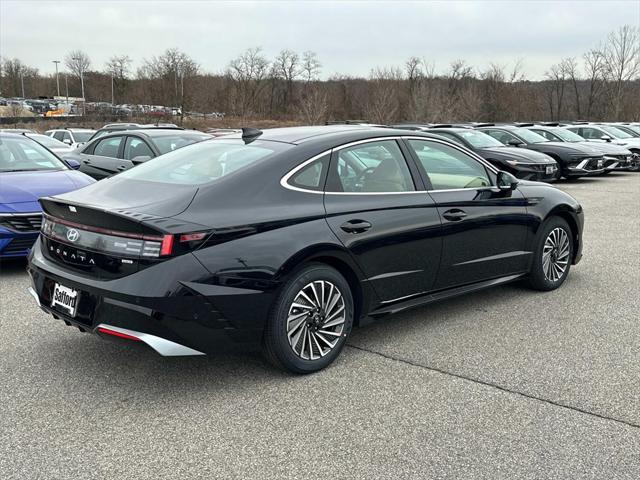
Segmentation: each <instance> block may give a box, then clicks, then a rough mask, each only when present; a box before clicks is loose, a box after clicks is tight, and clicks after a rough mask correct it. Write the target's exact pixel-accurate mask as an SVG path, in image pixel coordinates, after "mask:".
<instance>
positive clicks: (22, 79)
mask: <svg viewBox="0 0 640 480" xmlns="http://www.w3.org/2000/svg"><path fill="white" fill-rule="evenodd" d="M20 83H21V84H22V98H25V96H24V72H23V71H22V69H20Z"/></svg>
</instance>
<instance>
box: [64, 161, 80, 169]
mask: <svg viewBox="0 0 640 480" xmlns="http://www.w3.org/2000/svg"><path fill="white" fill-rule="evenodd" d="M65 161H66V162H67V165H69V167H71V168H73V169H74V170H78V169H79V168H80V162H78V161H77V160H74V159H73V158H67V159H66V160H65Z"/></svg>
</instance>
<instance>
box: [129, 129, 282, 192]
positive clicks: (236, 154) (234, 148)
mask: <svg viewBox="0 0 640 480" xmlns="http://www.w3.org/2000/svg"><path fill="white" fill-rule="evenodd" d="M288 148H291V145H289V144H285V143H278V142H265V141H259V140H256V141H254V142H251V143H250V144H245V143H244V142H243V141H242V140H240V139H237V140H232V139H224V140H223V139H219V140H208V141H205V142H201V143H196V144H194V145H189V146H188V147H185V148H181V149H178V150H175V151H173V152H169V153H167V154H165V155H162V156H160V157H157V158H155V159H152V160H149V161H148V162H146V163H143V164H142V165H139V166H137V167H135V168H132V169H130V170H126V171H125V172H122V173H121V174H119V175H118V178H130V179H132V180H142V181H149V182H158V183H177V184H184V185H202V184H205V183H210V182H213V181H215V180H218V179H219V178H222V177H224V176H225V175H229V174H230V173H233V172H235V171H237V170H240V169H242V168H245V167H248V166H249V165H251V164H254V163H256V162H259V161H264V160H266V159H268V158H270V157H272V156H274V155H276V154H277V153H279V152H282V151H284V150H286V149H288Z"/></svg>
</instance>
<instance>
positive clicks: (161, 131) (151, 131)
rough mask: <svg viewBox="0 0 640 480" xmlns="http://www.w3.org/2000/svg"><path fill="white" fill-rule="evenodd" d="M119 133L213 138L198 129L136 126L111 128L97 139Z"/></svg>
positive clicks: (118, 134) (119, 134)
mask: <svg viewBox="0 0 640 480" xmlns="http://www.w3.org/2000/svg"><path fill="white" fill-rule="evenodd" d="M121 135H129V136H132V135H133V136H135V135H144V136H147V137H152V138H153V137H166V136H176V135H204V136H207V137H211V138H213V135H210V134H208V133H204V132H201V131H199V130H183V129H175V128H136V129H133V130H113V131H111V132H109V133H108V134H106V135H102V136H100V137H98V138H99V139H103V138H111V137H115V136H121Z"/></svg>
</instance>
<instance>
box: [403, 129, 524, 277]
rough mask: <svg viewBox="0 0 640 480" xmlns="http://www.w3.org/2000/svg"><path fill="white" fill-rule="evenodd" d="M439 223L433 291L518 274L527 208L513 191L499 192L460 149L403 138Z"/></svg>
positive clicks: (486, 172)
mask: <svg viewBox="0 0 640 480" xmlns="http://www.w3.org/2000/svg"><path fill="white" fill-rule="evenodd" d="M406 142H407V144H408V145H409V147H410V148H411V151H412V153H413V154H414V155H415V157H416V160H417V163H418V165H419V167H420V168H421V171H422V174H423V175H425V182H426V183H428V188H429V194H430V195H431V197H432V198H433V199H434V201H435V203H436V205H437V207H438V212H439V213H440V216H441V219H442V229H443V230H442V233H443V237H442V238H443V245H442V260H441V262H440V268H439V272H438V277H437V280H436V283H435V285H434V288H435V289H444V288H450V287H454V286H459V285H464V284H470V283H473V282H478V281H482V280H488V279H491V278H498V277H504V276H508V275H512V274H516V273H522V272H524V271H526V269H527V268H528V264H529V261H530V255H531V252H528V251H526V243H527V220H528V217H527V210H526V206H525V199H524V197H523V195H522V194H521V193H520V192H519V191H518V190H517V189H516V190H513V191H508V192H506V193H505V192H504V191H500V190H498V189H497V188H495V187H492V185H494V184H495V174H494V173H493V172H491V171H490V170H489V169H487V167H486V166H485V165H484V164H483V163H482V162H481V161H479V160H478V159H476V158H474V157H473V156H472V155H471V154H469V153H467V152H465V151H464V150H462V149H459V148H457V147H454V146H453V145H449V144H446V143H444V142H441V141H438V140H430V139H429V140H427V139H425V140H421V139H408V140H406Z"/></svg>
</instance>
